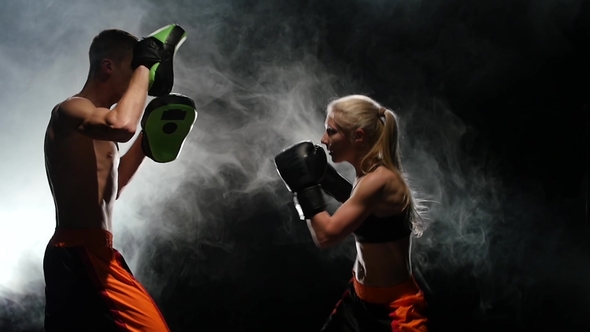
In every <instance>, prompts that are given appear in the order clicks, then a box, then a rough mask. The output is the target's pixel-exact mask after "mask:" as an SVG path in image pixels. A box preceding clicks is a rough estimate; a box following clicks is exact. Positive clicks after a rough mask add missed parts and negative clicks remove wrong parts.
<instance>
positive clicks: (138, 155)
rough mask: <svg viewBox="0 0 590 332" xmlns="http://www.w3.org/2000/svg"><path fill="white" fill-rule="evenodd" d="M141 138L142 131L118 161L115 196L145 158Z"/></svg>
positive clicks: (119, 193)
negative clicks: (117, 182) (117, 186)
mask: <svg viewBox="0 0 590 332" xmlns="http://www.w3.org/2000/svg"><path fill="white" fill-rule="evenodd" d="M142 139H143V133H139V135H138V136H137V139H135V142H133V144H132V145H131V147H130V148H129V150H128V151H127V153H125V155H124V156H123V157H121V162H120V163H119V188H118V189H119V190H118V193H117V198H118V197H119V196H120V195H121V191H122V190H123V188H125V186H126V185H127V184H128V183H129V181H131V178H133V175H135V172H137V169H138V168H139V166H140V165H141V163H142V162H143V160H144V159H145V154H144V153H143V150H142V148H141V141H142Z"/></svg>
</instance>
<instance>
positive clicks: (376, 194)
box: [307, 173, 385, 249]
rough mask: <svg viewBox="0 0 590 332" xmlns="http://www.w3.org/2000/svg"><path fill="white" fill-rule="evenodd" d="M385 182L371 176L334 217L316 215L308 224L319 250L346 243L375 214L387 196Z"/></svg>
mask: <svg viewBox="0 0 590 332" xmlns="http://www.w3.org/2000/svg"><path fill="white" fill-rule="evenodd" d="M384 187H385V179H384V178H383V176H381V175H379V174H376V173H370V174H368V175H366V176H365V178H364V179H363V180H362V181H360V182H359V184H358V185H357V187H356V188H355V189H354V191H353V192H352V195H351V196H350V198H349V199H348V200H347V201H346V202H344V204H342V205H341V206H340V207H339V208H338V210H336V212H335V213H334V215H332V216H330V214H329V213H328V212H326V211H323V212H321V213H318V214H316V215H315V216H313V218H311V219H310V220H308V221H307V226H308V228H309V231H310V232H311V234H312V237H313V239H314V242H315V244H316V246H318V247H319V248H322V249H325V248H329V247H331V246H333V245H335V244H336V243H338V242H340V241H342V240H343V239H344V238H346V237H347V236H348V235H350V234H351V233H352V232H354V230H355V229H357V228H358V227H359V226H360V225H361V223H362V222H363V221H364V220H365V219H366V218H367V217H368V216H369V215H370V214H371V213H372V212H373V209H374V208H375V205H376V203H377V202H378V201H379V199H380V198H381V196H382V195H383V188H384Z"/></svg>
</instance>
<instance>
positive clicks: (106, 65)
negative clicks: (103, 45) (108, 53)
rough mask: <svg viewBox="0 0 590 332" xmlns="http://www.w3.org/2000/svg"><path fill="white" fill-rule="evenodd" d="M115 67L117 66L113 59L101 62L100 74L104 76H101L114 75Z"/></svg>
mask: <svg viewBox="0 0 590 332" xmlns="http://www.w3.org/2000/svg"><path fill="white" fill-rule="evenodd" d="M114 65H115V64H114V63H113V61H112V60H111V59H103V60H102V61H101V62H100V73H101V74H102V75H101V76H106V77H108V76H111V75H112V74H113V70H114Z"/></svg>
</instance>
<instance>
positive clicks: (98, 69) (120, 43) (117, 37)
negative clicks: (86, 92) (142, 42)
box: [88, 29, 138, 100]
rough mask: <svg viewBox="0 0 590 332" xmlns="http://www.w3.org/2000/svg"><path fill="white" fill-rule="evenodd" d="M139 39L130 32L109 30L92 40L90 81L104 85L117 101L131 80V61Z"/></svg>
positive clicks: (89, 52) (89, 54)
mask: <svg viewBox="0 0 590 332" xmlns="http://www.w3.org/2000/svg"><path fill="white" fill-rule="evenodd" d="M137 41H138V39H137V37H135V36H133V35H131V34H130V33H128V32H125V31H122V30H118V29H109V30H104V31H102V32H101V33H99V34H98V35H97V36H96V37H94V39H93V40H92V44H91V45H90V50H89V51H88V56H89V58H90V71H89V73H88V81H96V82H100V83H103V84H104V85H105V86H106V87H107V89H108V90H109V93H113V94H114V98H115V99H117V100H118V99H120V98H121V96H122V95H123V93H124V92H125V90H127V87H128V86H129V81H130V80H131V75H132V74H133V69H132V68H131V60H132V58H133V48H134V47H135V44H136V43H137Z"/></svg>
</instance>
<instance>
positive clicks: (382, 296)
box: [275, 95, 428, 332]
mask: <svg viewBox="0 0 590 332" xmlns="http://www.w3.org/2000/svg"><path fill="white" fill-rule="evenodd" d="M325 126H326V131H325V132H324V135H323V137H322V139H321V142H322V143H323V144H325V145H326V147H327V149H328V151H329V152H330V156H331V157H332V160H333V161H334V162H337V163H338V162H348V163H350V164H351V165H352V166H353V167H354V168H355V170H356V180H355V185H354V188H353V186H352V185H350V183H348V182H347V180H345V179H343V178H339V174H337V172H336V171H335V170H334V169H333V168H331V167H330V166H329V165H328V164H327V157H326V155H325V152H324V150H323V149H322V148H321V147H320V146H317V145H314V144H313V143H311V142H309V141H307V142H301V143H297V144H295V145H293V146H291V147H289V148H287V149H285V150H284V151H282V152H281V153H280V154H279V155H278V156H277V157H276V158H275V164H276V166H277V171H278V172H279V174H280V176H281V177H282V179H283V181H284V182H285V185H286V186H287V188H289V190H290V191H292V192H293V193H294V194H295V195H296V197H297V201H298V205H299V207H300V209H301V212H302V213H303V215H304V219H306V220H307V221H308V227H309V230H310V232H311V234H312V237H313V239H314V241H315V243H316V245H317V246H318V247H320V248H328V247H331V246H333V245H335V244H337V243H339V242H340V241H342V240H343V239H344V238H346V237H347V236H349V235H350V234H353V235H354V237H355V240H356V250H357V258H356V260H355V264H354V267H353V271H352V274H353V275H352V280H351V281H350V285H349V288H348V290H347V291H346V292H345V293H344V296H343V298H342V299H341V300H340V301H339V302H338V304H337V305H336V308H335V309H334V310H333V312H332V314H331V315H330V316H329V318H328V320H327V322H326V324H325V325H324V326H323V328H322V331H325V332H328V331H342V332H343V331H357V332H364V331H370V332H375V331H390V332H401V331H408V332H409V331H416V332H418V331H420V332H426V331H427V330H428V329H427V318H426V316H425V314H424V309H425V307H426V301H425V298H424V294H423V292H422V291H421V290H420V288H419V286H418V284H417V283H416V282H415V280H414V278H413V275H412V267H411V264H410V246H411V235H412V233H415V234H416V235H420V234H421V232H422V230H423V225H422V224H421V218H420V216H419V214H418V213H417V209H416V205H415V204H416V203H415V202H414V200H413V197H412V193H411V191H410V190H409V187H408V186H407V184H406V181H405V179H404V177H403V173H402V167H401V158H400V155H399V149H398V125H397V118H396V116H395V114H394V113H393V112H392V111H390V110H387V109H385V108H384V107H382V106H381V105H380V104H379V103H377V102H376V101H374V100H372V99H370V98H368V97H366V96H361V95H351V96H346V97H343V98H340V99H337V100H335V101H333V102H331V103H330V104H329V105H328V108H327V117H326V122H325ZM322 190H323V191H326V192H327V193H328V194H330V195H332V196H334V198H336V199H337V200H338V201H340V202H342V203H343V204H342V205H341V206H340V207H339V208H338V210H336V212H335V213H334V214H333V215H330V214H329V213H328V212H327V211H326V204H325V202H324V198H323V195H322Z"/></svg>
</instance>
